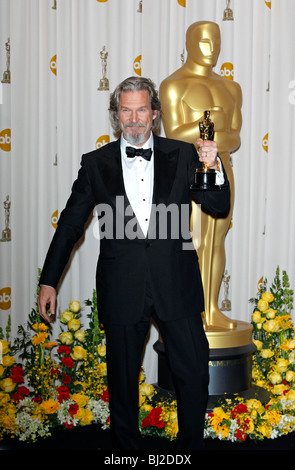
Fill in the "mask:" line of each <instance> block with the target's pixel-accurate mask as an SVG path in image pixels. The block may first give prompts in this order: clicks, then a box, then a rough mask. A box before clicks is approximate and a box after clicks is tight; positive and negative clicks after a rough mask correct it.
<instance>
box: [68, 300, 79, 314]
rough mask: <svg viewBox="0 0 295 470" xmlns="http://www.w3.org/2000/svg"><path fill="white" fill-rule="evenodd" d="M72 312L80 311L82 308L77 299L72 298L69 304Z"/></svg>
mask: <svg viewBox="0 0 295 470" xmlns="http://www.w3.org/2000/svg"><path fill="white" fill-rule="evenodd" d="M69 309H70V310H71V312H74V313H78V312H80V310H81V304H80V302H78V301H77V300H72V301H71V302H70V305H69Z"/></svg>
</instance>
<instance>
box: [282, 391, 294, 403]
mask: <svg viewBox="0 0 295 470" xmlns="http://www.w3.org/2000/svg"><path fill="white" fill-rule="evenodd" d="M284 398H286V399H287V400H295V390H293V389H291V390H289V391H288V392H287V393H286V394H285V395H284Z"/></svg>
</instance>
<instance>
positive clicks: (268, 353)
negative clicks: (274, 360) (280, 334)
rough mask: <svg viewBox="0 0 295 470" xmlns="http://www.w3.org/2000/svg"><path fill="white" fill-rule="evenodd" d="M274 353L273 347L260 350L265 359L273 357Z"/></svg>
mask: <svg viewBox="0 0 295 470" xmlns="http://www.w3.org/2000/svg"><path fill="white" fill-rule="evenodd" d="M273 355H274V352H273V351H272V350H271V349H261V351H260V356H261V357H263V359H268V358H269V357H272V356H273Z"/></svg>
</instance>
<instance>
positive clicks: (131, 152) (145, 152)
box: [126, 147, 152, 160]
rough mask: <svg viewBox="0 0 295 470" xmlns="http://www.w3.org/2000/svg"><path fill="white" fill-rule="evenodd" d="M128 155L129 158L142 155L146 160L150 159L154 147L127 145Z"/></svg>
mask: <svg viewBox="0 0 295 470" xmlns="http://www.w3.org/2000/svg"><path fill="white" fill-rule="evenodd" d="M126 155H127V157H129V158H134V157H142V158H145V159H146V160H150V159H151V156H152V149H142V148H134V147H126Z"/></svg>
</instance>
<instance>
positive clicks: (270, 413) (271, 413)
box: [264, 409, 281, 425]
mask: <svg viewBox="0 0 295 470" xmlns="http://www.w3.org/2000/svg"><path fill="white" fill-rule="evenodd" d="M264 419H266V420H267V422H268V423H269V424H273V425H275V424H277V423H278V422H279V421H280V420H281V414H280V413H279V412H278V411H276V410H271V409H268V410H267V411H266V412H265V414H264Z"/></svg>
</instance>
